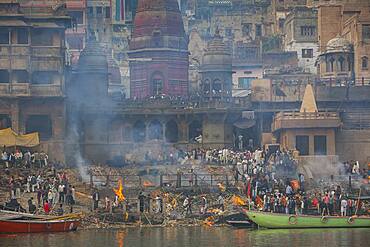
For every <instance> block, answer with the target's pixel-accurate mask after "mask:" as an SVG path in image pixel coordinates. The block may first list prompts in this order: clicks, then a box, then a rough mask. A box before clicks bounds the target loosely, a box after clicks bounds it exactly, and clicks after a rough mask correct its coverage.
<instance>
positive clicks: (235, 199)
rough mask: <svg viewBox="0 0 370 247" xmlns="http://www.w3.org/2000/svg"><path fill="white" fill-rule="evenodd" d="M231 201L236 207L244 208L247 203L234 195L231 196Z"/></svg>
mask: <svg viewBox="0 0 370 247" xmlns="http://www.w3.org/2000/svg"><path fill="white" fill-rule="evenodd" d="M231 200H232V202H233V204H234V205H236V206H245V205H247V203H246V202H245V201H244V200H243V199H242V198H240V197H239V196H236V195H233V197H232V198H231Z"/></svg>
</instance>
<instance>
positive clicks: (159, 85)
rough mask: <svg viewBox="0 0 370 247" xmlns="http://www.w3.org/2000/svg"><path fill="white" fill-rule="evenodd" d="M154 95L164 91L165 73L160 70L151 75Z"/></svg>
mask: <svg viewBox="0 0 370 247" xmlns="http://www.w3.org/2000/svg"><path fill="white" fill-rule="evenodd" d="M151 89H152V95H160V94H162V92H163V75H162V73H160V72H155V73H153V75H152V77H151Z"/></svg>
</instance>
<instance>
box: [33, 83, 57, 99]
mask: <svg viewBox="0 0 370 247" xmlns="http://www.w3.org/2000/svg"><path fill="white" fill-rule="evenodd" d="M30 91H31V96H38V97H61V96H63V90H62V87H61V85H32V84H31V87H30Z"/></svg>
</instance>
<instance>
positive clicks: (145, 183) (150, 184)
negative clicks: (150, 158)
mask: <svg viewBox="0 0 370 247" xmlns="http://www.w3.org/2000/svg"><path fill="white" fill-rule="evenodd" d="M143 186H144V187H152V186H154V184H153V183H152V182H150V181H148V180H145V181H144V182H143Z"/></svg>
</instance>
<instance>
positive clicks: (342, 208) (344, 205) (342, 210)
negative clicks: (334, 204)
mask: <svg viewBox="0 0 370 247" xmlns="http://www.w3.org/2000/svg"><path fill="white" fill-rule="evenodd" d="M347 204H348V203H347V200H346V199H345V198H344V197H343V198H342V200H341V202H340V214H341V216H347Z"/></svg>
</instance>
